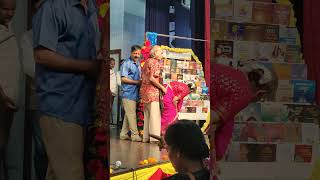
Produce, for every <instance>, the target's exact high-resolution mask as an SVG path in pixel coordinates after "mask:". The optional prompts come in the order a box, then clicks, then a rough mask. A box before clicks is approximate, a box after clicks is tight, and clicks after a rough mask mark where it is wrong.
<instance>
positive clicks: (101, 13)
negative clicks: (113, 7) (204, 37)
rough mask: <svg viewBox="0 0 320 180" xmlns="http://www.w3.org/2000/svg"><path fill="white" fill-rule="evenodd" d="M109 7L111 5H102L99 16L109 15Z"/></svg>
mask: <svg viewBox="0 0 320 180" xmlns="http://www.w3.org/2000/svg"><path fill="white" fill-rule="evenodd" d="M109 6H110V4H109V3H103V4H101V5H100V7H99V15H100V16H101V17H104V16H105V15H106V14H107V12H108V9H109Z"/></svg>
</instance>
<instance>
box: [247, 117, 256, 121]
mask: <svg viewBox="0 0 320 180" xmlns="http://www.w3.org/2000/svg"><path fill="white" fill-rule="evenodd" d="M249 121H257V120H256V118H254V117H253V116H250V117H249V118H248V119H247V122H249Z"/></svg>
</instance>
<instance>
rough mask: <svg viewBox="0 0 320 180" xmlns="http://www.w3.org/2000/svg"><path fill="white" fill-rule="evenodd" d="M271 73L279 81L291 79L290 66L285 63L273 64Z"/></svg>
mask: <svg viewBox="0 0 320 180" xmlns="http://www.w3.org/2000/svg"><path fill="white" fill-rule="evenodd" d="M272 67H273V71H274V72H275V74H276V76H277V78H278V79H280V80H290V79H292V73H293V72H292V66H290V64H285V63H275V64H272Z"/></svg>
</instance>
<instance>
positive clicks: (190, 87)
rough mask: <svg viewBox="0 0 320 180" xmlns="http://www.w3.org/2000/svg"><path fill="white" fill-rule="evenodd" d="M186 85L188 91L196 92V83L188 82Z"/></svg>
mask: <svg viewBox="0 0 320 180" xmlns="http://www.w3.org/2000/svg"><path fill="white" fill-rule="evenodd" d="M187 85H188V87H189V91H190V93H195V92H196V85H195V84H194V83H188V84H187Z"/></svg>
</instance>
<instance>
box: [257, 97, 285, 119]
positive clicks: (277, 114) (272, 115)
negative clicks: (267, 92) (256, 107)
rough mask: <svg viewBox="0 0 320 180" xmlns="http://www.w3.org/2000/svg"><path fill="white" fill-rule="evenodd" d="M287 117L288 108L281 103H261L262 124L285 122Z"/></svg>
mask: <svg viewBox="0 0 320 180" xmlns="http://www.w3.org/2000/svg"><path fill="white" fill-rule="evenodd" d="M288 116H289V111H288V108H287V106H285V105H284V104H282V103H278V102H264V103H261V119H262V121H264V122H287V121H288Z"/></svg>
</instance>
